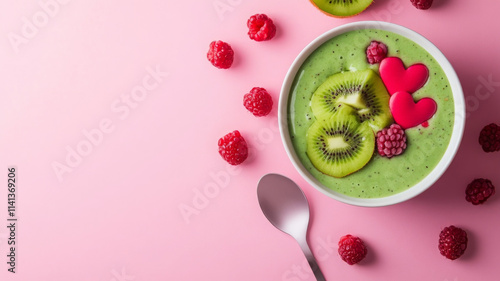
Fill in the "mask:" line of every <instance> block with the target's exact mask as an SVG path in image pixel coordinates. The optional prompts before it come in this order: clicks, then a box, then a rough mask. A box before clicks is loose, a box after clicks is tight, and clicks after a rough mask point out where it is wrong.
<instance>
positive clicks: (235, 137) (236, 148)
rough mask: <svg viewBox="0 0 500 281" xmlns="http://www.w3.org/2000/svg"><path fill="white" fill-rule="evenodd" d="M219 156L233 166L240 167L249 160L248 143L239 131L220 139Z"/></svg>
mask: <svg viewBox="0 0 500 281" xmlns="http://www.w3.org/2000/svg"><path fill="white" fill-rule="evenodd" d="M219 154H220V155H221V156H222V158H224V160H226V161H227V162H228V163H229V164H231V165H239V164H241V163H243V161H245V159H247V157H248V147H247V142H246V141H245V139H244V138H243V137H242V136H241V134H240V132H239V131H238V130H236V131H234V132H231V133H229V134H227V135H225V136H224V137H222V138H220V139H219Z"/></svg>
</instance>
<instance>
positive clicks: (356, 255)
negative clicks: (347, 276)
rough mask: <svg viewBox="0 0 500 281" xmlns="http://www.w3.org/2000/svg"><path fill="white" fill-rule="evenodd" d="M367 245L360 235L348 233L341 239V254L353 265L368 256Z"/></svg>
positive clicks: (344, 259) (343, 258)
mask: <svg viewBox="0 0 500 281" xmlns="http://www.w3.org/2000/svg"><path fill="white" fill-rule="evenodd" d="M366 253H367V250H366V246H365V244H364V243H363V241H362V240H361V239H359V237H356V236H352V235H351V234H347V235H345V236H342V237H341V238H340V241H339V255H340V257H341V258H342V260H343V261H345V262H346V263H348V264H350V265H353V264H355V263H358V262H360V261H361V260H362V259H364V258H365V257H366Z"/></svg>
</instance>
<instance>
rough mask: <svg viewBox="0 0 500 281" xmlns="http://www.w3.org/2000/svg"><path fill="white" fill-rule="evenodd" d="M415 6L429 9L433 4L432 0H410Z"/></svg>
mask: <svg viewBox="0 0 500 281" xmlns="http://www.w3.org/2000/svg"><path fill="white" fill-rule="evenodd" d="M410 1H411V3H412V4H413V6H415V7H416V8H417V9H420V10H427V9H429V8H430V7H431V6H432V0H410Z"/></svg>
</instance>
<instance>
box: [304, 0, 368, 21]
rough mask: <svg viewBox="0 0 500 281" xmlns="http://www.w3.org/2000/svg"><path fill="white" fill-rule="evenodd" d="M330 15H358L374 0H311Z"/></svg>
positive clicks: (340, 16) (341, 16) (343, 16)
mask: <svg viewBox="0 0 500 281" xmlns="http://www.w3.org/2000/svg"><path fill="white" fill-rule="evenodd" d="M310 1H311V2H312V3H313V4H314V5H315V6H316V7H317V8H318V9H320V10H321V11H322V12H324V13H325V14H327V15H329V16H333V17H338V18H346V17H351V16H354V15H357V14H359V13H361V12H362V11H364V10H365V9H366V8H368V6H370V5H371V4H372V3H373V0H310Z"/></svg>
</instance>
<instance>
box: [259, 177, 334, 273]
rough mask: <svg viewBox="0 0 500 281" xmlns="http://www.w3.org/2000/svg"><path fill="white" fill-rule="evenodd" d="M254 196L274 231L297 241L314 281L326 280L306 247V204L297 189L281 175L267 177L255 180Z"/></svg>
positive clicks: (307, 206) (305, 199)
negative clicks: (255, 190) (274, 228)
mask: <svg viewBox="0 0 500 281" xmlns="http://www.w3.org/2000/svg"><path fill="white" fill-rule="evenodd" d="M257 197H258V199H259V204H260V208H261V209H262V212H263V213H264V215H265V216H266V217H267V219H268V220H269V221H270V222H271V223H272V224H273V225H274V226H275V227H276V228H277V229H279V230H281V231H283V232H284V233H286V234H289V235H290V236H292V237H293V238H295V240H297V242H298V243H299V245H300V248H301V249H302V251H303V252H304V255H305V256H306V258H307V262H308V263H309V266H310V267H311V269H312V271H313V272H314V276H315V277H316V280H318V281H326V280H325V277H324V276H323V273H321V270H320V268H319V266H318V263H317V262H316V259H315V258H314V256H313V254H312V252H311V249H309V246H308V245H307V228H308V226H309V204H308V203H307V198H306V196H305V195H304V193H303V192H302V190H301V189H300V187H299V186H297V184H296V183H295V182H293V181H292V180H291V179H289V178H287V177H285V176H282V175H278V174H267V175H264V176H263V177H262V178H261V179H260V181H259V184H258V187H257Z"/></svg>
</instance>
